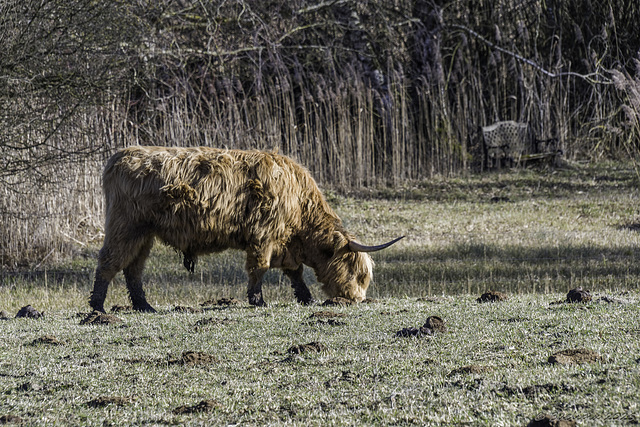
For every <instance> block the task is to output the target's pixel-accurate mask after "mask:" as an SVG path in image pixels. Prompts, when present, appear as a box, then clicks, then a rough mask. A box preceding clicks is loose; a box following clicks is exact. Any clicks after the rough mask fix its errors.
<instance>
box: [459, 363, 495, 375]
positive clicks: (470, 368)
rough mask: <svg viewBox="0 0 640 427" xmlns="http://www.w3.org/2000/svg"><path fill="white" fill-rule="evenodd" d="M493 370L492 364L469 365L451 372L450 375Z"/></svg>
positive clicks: (481, 372)
mask: <svg viewBox="0 0 640 427" xmlns="http://www.w3.org/2000/svg"><path fill="white" fill-rule="evenodd" d="M491 371H493V368H492V367H491V366H480V365H467V366H462V367H460V368H457V369H454V370H453V371H451V372H449V376H452V375H456V374H484V373H486V372H491Z"/></svg>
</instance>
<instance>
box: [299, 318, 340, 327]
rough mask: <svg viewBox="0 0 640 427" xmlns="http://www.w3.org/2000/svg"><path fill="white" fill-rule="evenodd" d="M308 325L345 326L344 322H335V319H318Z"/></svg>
mask: <svg viewBox="0 0 640 427" xmlns="http://www.w3.org/2000/svg"><path fill="white" fill-rule="evenodd" d="M308 324H310V325H311V324H315V325H329V326H344V325H346V323H345V322H341V321H340V320H336V319H318V320H316V321H315V322H313V321H310V322H309V323H308Z"/></svg>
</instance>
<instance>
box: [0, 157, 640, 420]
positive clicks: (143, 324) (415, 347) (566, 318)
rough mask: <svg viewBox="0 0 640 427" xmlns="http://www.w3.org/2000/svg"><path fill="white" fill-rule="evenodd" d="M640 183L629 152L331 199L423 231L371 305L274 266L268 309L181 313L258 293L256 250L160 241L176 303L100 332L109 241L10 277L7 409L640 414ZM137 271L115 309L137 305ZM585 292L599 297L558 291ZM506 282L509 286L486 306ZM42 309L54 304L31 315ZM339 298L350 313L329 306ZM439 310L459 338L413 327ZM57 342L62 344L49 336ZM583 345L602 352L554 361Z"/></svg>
mask: <svg viewBox="0 0 640 427" xmlns="http://www.w3.org/2000/svg"><path fill="white" fill-rule="evenodd" d="M637 189H638V178H637V175H636V174H635V172H634V169H633V168H632V167H623V166H620V165H613V164H611V165H605V166H599V167H587V166H576V167H573V168H571V169H566V170H560V171H554V172H548V171H544V172H540V171H538V172H534V171H519V172H510V171H507V172H501V173H494V174H487V175H477V176H475V175H474V176H470V177H466V178H456V179H448V180H444V179H438V180H433V181H431V182H428V183H427V182H425V183H415V184H412V185H407V186H406V187H403V188H398V189H395V190H394V191H393V192H390V191H389V190H386V189H381V190H371V191H367V192H366V193H365V192H362V193H359V194H351V195H346V196H345V195H337V194H335V193H332V192H327V196H328V199H329V201H330V203H331V204H332V205H333V206H334V207H335V209H336V210H337V212H338V213H339V214H340V216H341V217H342V218H343V220H344V222H345V224H346V226H347V228H349V229H350V230H352V231H354V232H355V233H356V234H357V235H358V236H359V237H360V238H361V240H362V241H363V243H366V244H373V243H378V242H381V241H384V240H387V239H389V238H392V237H395V236H397V235H406V236H407V237H406V238H405V239H404V240H402V241H401V242H399V243H398V244H397V245H395V246H393V247H392V248H389V249H388V250H386V251H384V252H380V253H378V254H375V255H374V259H375V261H376V271H375V277H374V284H373V285H372V287H371V288H370V291H369V293H368V296H369V297H372V298H375V299H378V302H374V303H371V304H360V305H357V306H347V307H321V306H311V307H301V306H299V305H297V304H295V303H294V302H293V299H294V298H293V295H292V291H291V289H290V287H289V285H288V283H287V281H286V279H284V278H283V277H282V276H281V275H280V274H279V273H277V272H271V273H269V275H268V283H267V285H266V289H265V299H266V300H267V302H268V303H270V304H269V307H268V308H264V309H254V308H251V307H249V306H248V305H247V304H245V303H242V304H239V305H231V306H211V307H205V308H204V310H203V311H200V312H195V313H191V312H178V311H175V310H174V308H175V307H176V306H190V307H199V304H200V303H202V302H204V301H206V300H217V299H220V298H230V297H235V298H238V299H240V300H242V301H244V300H245V297H244V294H245V286H246V285H245V282H246V275H245V273H244V271H243V264H244V261H243V257H242V255H241V254H239V253H234V252H227V253H223V254H219V255H215V256H211V257H204V258H202V259H201V260H200V262H199V264H198V266H197V267H196V273H195V274H193V275H190V274H188V273H187V272H186V271H184V269H182V268H181V263H180V259H179V256H178V255H177V254H176V253H174V252H173V251H171V250H170V249H168V248H165V247H163V246H161V245H158V246H157V247H156V248H155V249H154V252H153V253H152V257H151V259H150V261H149V265H148V267H147V270H146V272H145V278H146V281H147V285H146V289H147V293H148V297H149V301H150V302H151V303H152V304H153V305H155V306H156V308H158V309H159V313H158V314H137V313H129V312H124V313H116V314H115V315H116V316H118V317H119V318H120V319H121V320H122V322H120V323H116V324H112V325H81V324H80V323H81V320H82V319H83V318H84V317H85V316H86V315H87V313H88V305H87V298H88V293H89V290H90V288H91V284H92V274H93V269H94V268H95V253H96V251H97V249H98V248H89V249H83V250H82V251H80V250H79V251H78V256H77V257H75V258H74V259H72V260H69V261H68V262H67V263H66V264H65V265H54V266H47V267H46V270H45V269H44V267H40V268H39V269H37V270H27V271H20V272H15V271H12V272H9V271H5V272H2V274H1V276H0V280H1V282H0V309H1V310H5V311H6V312H7V313H8V314H9V317H10V319H8V320H3V321H0V342H1V343H2V345H1V346H0V417H3V416H4V417H5V418H0V421H2V420H5V421H11V420H14V421H21V422H22V423H23V424H27V425H42V424H59V425H65V424H66V425H131V424H145V425H165V424H171V425H182V424H190V425H224V424H240V423H243V424H250V425H256V424H258V425H260V424H305V425H307V424H311V425H324V424H333V425H354V424H359V425H362V424H364V425H367V424H420V425H439V424H452V425H456V424H462V425H525V424H526V423H527V422H529V421H530V420H531V419H532V418H533V417H535V416H536V415H538V414H540V413H548V414H550V415H553V416H556V417H558V418H564V419H573V420H576V421H577V422H578V424H580V425H628V424H637V423H640V406H639V405H638V403H637V400H638V399H637V396H638V395H640V379H639V378H640V375H639V373H640V327H639V326H638V325H640V309H639V305H638V302H639V300H640V286H639V285H638V284H639V283H640V267H639V265H640V264H639V263H638V261H639V258H640V254H639V253H638V250H637V248H638V247H639V245H640V208H639V207H638V200H639V199H638V190H637ZM307 277H308V279H309V281H310V282H313V281H314V277H313V273H312V272H311V271H308V272H307ZM123 281H124V280H123V278H122V277H121V276H120V277H118V278H117V279H116V280H115V281H114V283H113V285H112V287H111V289H110V292H109V295H108V297H107V307H111V305H113V304H120V305H125V304H127V299H126V292H125V289H124V284H123ZM578 286H582V287H585V288H587V289H590V290H591V291H592V294H593V295H594V300H593V301H591V302H589V303H586V304H564V303H563V304H552V303H554V302H557V301H559V300H563V299H564V296H565V295H566V292H567V291H568V290H569V289H571V288H575V287H578ZM488 289H493V290H498V291H503V292H506V293H507V294H509V295H510V298H509V299H508V300H507V301H505V302H500V303H489V304H480V303H478V302H476V301H475V299H476V298H477V297H478V296H479V295H480V294H481V293H482V292H484V291H486V290H488ZM311 290H312V293H313V294H314V296H315V297H316V299H318V300H319V301H322V300H324V298H323V296H322V294H321V293H320V290H319V287H318V286H317V285H312V286H311ZM602 297H606V298H604V299H603V298H602ZM27 304H31V305H32V306H33V307H35V308H36V309H38V310H40V311H44V312H45V317H44V318H42V319H21V318H19V319H13V316H15V313H16V312H17V311H18V309H19V308H20V307H22V306H24V305H27ZM321 311H325V312H329V311H330V312H332V313H333V314H334V315H336V317H332V318H327V317H311V316H312V315H313V314H314V313H316V312H321ZM324 315H325V316H329V315H331V314H330V313H328V314H327V313H325V314H324ZM316 316H320V315H316ZM428 316H439V317H441V318H442V319H444V321H445V323H446V326H447V328H448V331H447V332H445V333H437V334H435V335H434V336H422V337H397V336H396V332H398V331H399V330H402V329H403V328H408V327H420V326H422V324H423V323H424V322H425V321H426V319H427V317H428ZM43 336H50V337H51V338H50V339H49V342H47V340H45V342H42V343H38V342H35V343H34V341H36V340H38V339H39V338H41V337H43ZM312 342H316V343H319V344H318V345H317V346H309V347H305V348H306V349H307V351H305V352H302V353H300V354H298V353H297V352H296V351H295V349H293V348H292V346H296V345H303V344H308V343H312ZM305 348H303V349H305ZM576 348H586V349H589V350H591V351H594V352H595V353H597V355H599V356H600V358H599V359H598V360H595V361H591V362H588V363H583V364H578V365H562V364H551V363H549V362H548V358H549V356H551V355H552V354H553V353H556V352H558V351H561V350H566V349H576ZM318 350H319V351H318ZM297 351H298V352H300V351H302V350H300V349H298V350H297ZM188 352H195V353H188ZM204 401H206V402H204ZM11 417H16V418H11Z"/></svg>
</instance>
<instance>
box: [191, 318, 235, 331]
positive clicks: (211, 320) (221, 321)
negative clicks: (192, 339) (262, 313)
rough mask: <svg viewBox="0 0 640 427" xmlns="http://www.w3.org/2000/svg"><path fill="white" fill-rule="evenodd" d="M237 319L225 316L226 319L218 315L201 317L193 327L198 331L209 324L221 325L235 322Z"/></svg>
mask: <svg viewBox="0 0 640 427" xmlns="http://www.w3.org/2000/svg"><path fill="white" fill-rule="evenodd" d="M235 322H237V320H234V319H229V318H228V317H225V318H224V319H219V318H216V317H209V318H207V319H200V320H198V321H197V322H196V323H195V324H194V325H193V328H194V330H195V331H196V332H197V331H199V330H200V329H202V328H206V327H209V326H219V325H229V324H231V323H235Z"/></svg>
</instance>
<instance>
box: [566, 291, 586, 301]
mask: <svg viewBox="0 0 640 427" xmlns="http://www.w3.org/2000/svg"><path fill="white" fill-rule="evenodd" d="M589 301H591V294H590V293H589V291H587V290H584V289H582V288H575V289H571V290H570V291H569V293H567V299H566V302H589Z"/></svg>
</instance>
